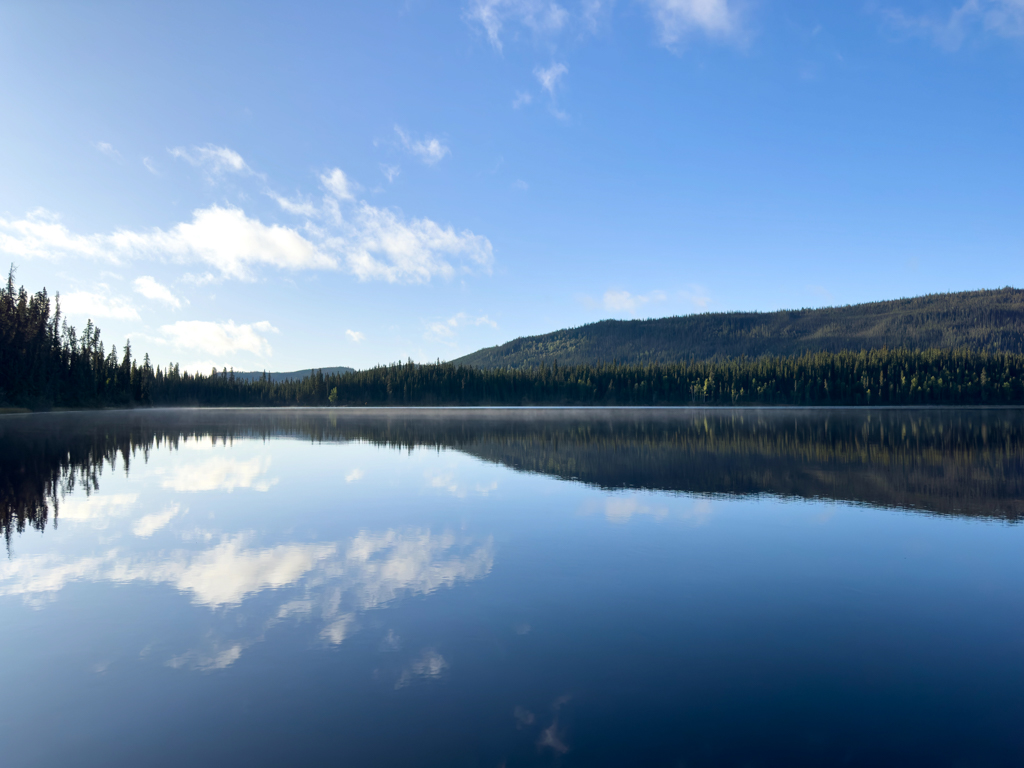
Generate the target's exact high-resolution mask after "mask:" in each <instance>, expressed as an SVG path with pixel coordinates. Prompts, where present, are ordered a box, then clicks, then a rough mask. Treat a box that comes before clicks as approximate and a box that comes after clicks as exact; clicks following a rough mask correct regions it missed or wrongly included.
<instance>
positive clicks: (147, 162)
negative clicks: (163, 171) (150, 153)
mask: <svg viewBox="0 0 1024 768" xmlns="http://www.w3.org/2000/svg"><path fill="white" fill-rule="evenodd" d="M142 164H143V165H144V166H145V167H146V170H147V171H149V172H150V173H152V174H153V175H154V176H159V175H160V172H159V171H158V170H157V169H156V165H154V163H153V161H152V160H150V159H149V158H148V157H144V158H142Z"/></svg>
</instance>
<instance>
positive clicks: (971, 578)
mask: <svg viewBox="0 0 1024 768" xmlns="http://www.w3.org/2000/svg"><path fill="white" fill-rule="evenodd" d="M0 504H2V506H0V515H2V517H0V526H2V529H3V534H4V536H5V537H6V540H7V548H8V554H7V556H6V557H5V558H4V559H0V647H2V648H3V649H4V654H3V658H2V660H0V707H2V711H3V717H2V718H0V765H3V766H18V767H20V766H182V765H189V766H306V765H309V766H322V765H342V766H363V765H367V766H493V767H494V768H497V767H498V766H508V767H510V768H511V767H512V766H533V765H538V766H547V765H559V766H633V765H635V766H691V767H693V766H804V765H806V766H830V765H843V766H845V765H850V766H862V765H863V766H867V765H872V766H877V765H898V766H909V765H923V766H1004V765H1005V766H1013V765H1024V557H1022V554H1024V549H1022V545H1024V527H1022V526H1020V525H1018V524H1017V523H1018V521H1019V520H1020V519H1021V518H1022V517H1024V412H1021V411H969V410H967V411H957V410H948V411H865V410H858V411H813V412H811V411H804V412H801V411H777V412H766V411H760V412H759V411H728V410H715V411H675V412H672V411H585V412H580V411H539V412H537V411H535V412H528V413H521V412H520V413H516V412H487V411H447V412H436V411H435V412H429V411H428V412H411V411H391V412H385V411H376V412H357V411H337V410H332V411H288V412H285V411H163V412H161V411H147V412H116V413H96V414H85V415H72V414H64V415H61V414H49V415H47V414H43V415H33V416H16V417H0Z"/></svg>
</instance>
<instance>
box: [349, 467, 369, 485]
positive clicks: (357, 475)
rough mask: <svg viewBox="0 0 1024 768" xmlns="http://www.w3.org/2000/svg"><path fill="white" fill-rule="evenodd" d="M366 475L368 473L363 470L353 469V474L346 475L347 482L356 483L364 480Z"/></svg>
mask: <svg viewBox="0 0 1024 768" xmlns="http://www.w3.org/2000/svg"><path fill="white" fill-rule="evenodd" d="M365 475H366V473H365V472H363V470H361V469H353V470H352V471H351V472H349V473H348V474H347V475H345V482H346V483H354V482H355V481H356V480H362V479H363V477H364V476H365Z"/></svg>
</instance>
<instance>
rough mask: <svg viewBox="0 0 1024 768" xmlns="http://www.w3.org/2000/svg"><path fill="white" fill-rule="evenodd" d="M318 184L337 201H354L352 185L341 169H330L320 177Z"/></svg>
mask: <svg viewBox="0 0 1024 768" xmlns="http://www.w3.org/2000/svg"><path fill="white" fill-rule="evenodd" d="M320 183H321V184H323V185H324V189H326V190H327V191H328V192H329V193H330V194H331V195H333V196H334V197H335V198H337V199H338V200H355V198H356V196H355V192H354V191H353V184H352V182H351V181H349V179H348V176H346V175H345V172H344V171H343V170H341V168H332V169H331V170H329V171H327V173H323V174H321V175H320Z"/></svg>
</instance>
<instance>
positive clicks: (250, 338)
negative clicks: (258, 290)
mask: <svg viewBox="0 0 1024 768" xmlns="http://www.w3.org/2000/svg"><path fill="white" fill-rule="evenodd" d="M269 331H273V332H275V333H276V332H277V328H275V327H274V326H272V325H271V324H270V323H268V322H267V321H265V320H264V321H261V322H258V323H252V324H247V323H246V324H242V325H235V323H234V321H233V320H228V321H227V322H226V323H215V322H209V321H205V320H179V321H178V322H176V323H173V324H171V325H163V326H160V332H161V333H162V334H163V335H164V337H165V338H166V339H167V340H168V341H169V342H170V343H171V344H173V345H174V346H176V347H179V348H180V349H195V350H199V351H202V352H206V353H207V354H210V355H227V354H230V353H233V352H251V353H253V354H254V355H258V356H260V357H269V356H270V355H271V353H272V350H271V348H270V342H268V341H267V339H266V338H265V337H264V336H262V335H260V334H261V333H267V332H269Z"/></svg>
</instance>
